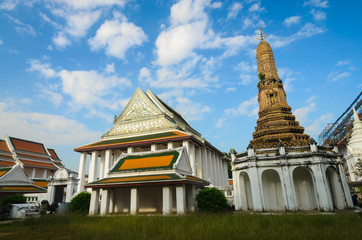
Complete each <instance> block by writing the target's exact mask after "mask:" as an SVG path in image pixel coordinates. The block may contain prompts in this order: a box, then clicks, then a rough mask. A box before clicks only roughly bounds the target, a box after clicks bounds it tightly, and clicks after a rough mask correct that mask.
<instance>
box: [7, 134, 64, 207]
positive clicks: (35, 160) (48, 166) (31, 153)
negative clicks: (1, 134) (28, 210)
mask: <svg viewBox="0 0 362 240" xmlns="http://www.w3.org/2000/svg"><path fill="white" fill-rule="evenodd" d="M62 167H63V164H62V163H61V159H60V158H59V157H58V155H57V154H56V152H55V150H54V149H51V148H47V147H46V146H45V144H44V143H38V142H34V141H29V140H25V139H20V138H15V137H10V136H6V137H5V138H4V139H0V198H2V197H4V196H7V195H10V194H15V193H22V194H24V196H26V197H27V199H28V201H35V202H40V201H41V200H43V199H46V198H47V187H48V182H49V178H50V177H52V176H53V175H54V173H55V172H56V171H57V170H58V169H59V168H62ZM62 194H63V193H62Z"/></svg>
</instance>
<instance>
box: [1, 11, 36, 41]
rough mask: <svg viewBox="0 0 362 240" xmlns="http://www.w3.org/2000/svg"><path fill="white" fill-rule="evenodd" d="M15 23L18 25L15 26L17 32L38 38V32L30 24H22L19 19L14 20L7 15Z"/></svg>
mask: <svg viewBox="0 0 362 240" xmlns="http://www.w3.org/2000/svg"><path fill="white" fill-rule="evenodd" d="M6 16H7V17H8V18H9V19H10V20H11V21H12V22H13V23H15V24H16V26H15V31H17V32H18V33H21V34H23V33H26V34H30V35H32V36H36V32H35V30H34V28H33V27H32V26H31V25H29V24H25V23H23V22H21V21H20V20H19V19H17V18H13V17H11V16H9V15H6Z"/></svg>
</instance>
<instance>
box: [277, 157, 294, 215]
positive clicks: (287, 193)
mask: <svg viewBox="0 0 362 240" xmlns="http://www.w3.org/2000/svg"><path fill="white" fill-rule="evenodd" d="M281 164H282V166H281V176H280V181H281V185H282V189H283V195H284V203H285V206H286V208H287V209H288V210H290V211H297V210H298V202H297V199H296V198H295V190H294V186H293V179H292V176H291V174H290V171H289V167H288V166H286V164H287V161H286V160H283V161H282V162H281Z"/></svg>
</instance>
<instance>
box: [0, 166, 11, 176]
mask: <svg viewBox="0 0 362 240" xmlns="http://www.w3.org/2000/svg"><path fill="white" fill-rule="evenodd" d="M10 170H11V168H2V169H0V177H1V176H3V175H4V174H5V173H7V172H9V171H10Z"/></svg>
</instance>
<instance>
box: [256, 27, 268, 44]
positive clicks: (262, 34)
mask: <svg viewBox="0 0 362 240" xmlns="http://www.w3.org/2000/svg"><path fill="white" fill-rule="evenodd" d="M267 36H268V35H266V33H265V32H263V30H262V29H261V28H260V33H259V35H258V36H257V37H256V39H258V40H260V41H263V40H264V39H265V38H266V37H267Z"/></svg>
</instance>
